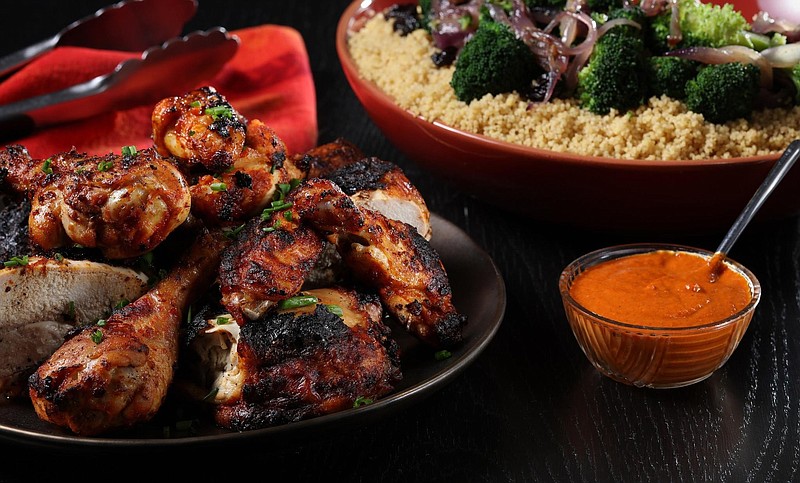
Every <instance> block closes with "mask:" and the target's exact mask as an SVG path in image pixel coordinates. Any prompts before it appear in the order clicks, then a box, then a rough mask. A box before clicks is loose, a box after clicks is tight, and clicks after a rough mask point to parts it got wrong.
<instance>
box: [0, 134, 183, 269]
mask: <svg viewBox="0 0 800 483" xmlns="http://www.w3.org/2000/svg"><path fill="white" fill-rule="evenodd" d="M0 169H2V170H3V171H4V172H5V173H6V176H5V183H6V185H7V186H9V187H10V188H11V189H12V190H13V191H14V192H16V193H20V194H23V195H25V196H26V197H28V198H29V199H30V202H31V212H30V216H29V219H28V230H29V237H30V240H31V242H32V243H33V244H35V245H37V246H39V247H40V248H42V249H44V250H51V249H55V248H58V247H61V246H65V245H69V244H79V245H82V246H84V247H90V248H98V249H100V250H101V251H102V253H103V255H105V256H106V257H107V258H109V259H121V258H130V257H135V256H138V255H141V254H142V253H145V252H147V251H150V250H152V249H153V248H155V247H156V246H157V245H158V244H160V243H161V242H162V241H164V239H166V237H167V236H168V235H169V234H170V233H172V231H173V230H174V229H175V228H177V227H178V226H179V225H180V224H181V223H183V222H184V221H185V220H186V218H187V216H188V215H189V211H190V208H191V194H190V192H189V187H188V185H187V184H186V180H185V179H184V177H183V175H182V174H181V173H180V171H178V169H177V168H176V167H175V166H174V165H173V164H172V163H171V162H169V161H167V160H165V159H163V158H161V157H160V156H158V154H156V153H155V151H154V150H152V149H147V150H143V151H139V152H135V153H132V154H125V155H115V154H108V155H106V156H88V155H86V154H80V153H78V152H76V151H70V152H68V153H62V154H58V155H56V156H53V157H52V158H49V159H46V160H37V159H32V158H31V157H30V156H29V155H28V153H27V151H25V150H24V149H23V148H21V147H12V148H7V149H6V150H5V151H3V152H0Z"/></svg>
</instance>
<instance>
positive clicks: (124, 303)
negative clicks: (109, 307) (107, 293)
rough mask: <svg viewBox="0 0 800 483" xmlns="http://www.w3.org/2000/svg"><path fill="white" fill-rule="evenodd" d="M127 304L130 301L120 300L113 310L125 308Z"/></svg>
mask: <svg viewBox="0 0 800 483" xmlns="http://www.w3.org/2000/svg"><path fill="white" fill-rule="evenodd" d="M129 303H131V301H130V300H128V299H122V300H120V301H119V302H117V305H115V306H114V308H115V309H121V308H122V307H125V306H126V305H128V304H129Z"/></svg>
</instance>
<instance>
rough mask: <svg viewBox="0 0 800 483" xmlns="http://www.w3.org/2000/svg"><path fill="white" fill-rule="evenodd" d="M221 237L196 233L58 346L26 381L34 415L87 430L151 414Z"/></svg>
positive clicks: (207, 282) (133, 421) (90, 432)
mask: <svg viewBox="0 0 800 483" xmlns="http://www.w3.org/2000/svg"><path fill="white" fill-rule="evenodd" d="M226 243H227V238H225V237H224V236H222V235H221V234H219V233H216V232H207V233H205V234H203V235H201V236H200V237H199V238H197V240H196V241H195V242H194V244H193V245H192V247H191V248H190V250H189V251H188V252H187V253H186V255H185V257H184V258H183V259H182V260H179V261H178V262H177V264H176V265H175V267H174V268H173V269H172V271H171V272H169V273H168V275H167V276H166V277H165V278H163V279H162V280H160V281H159V282H158V283H157V284H156V285H155V286H154V287H153V288H152V289H151V290H149V291H148V292H147V293H145V294H144V295H143V296H141V297H140V298H138V299H136V300H135V301H133V302H131V303H130V304H128V305H126V306H125V307H123V308H122V309H120V310H119V311H117V312H115V313H113V314H112V315H111V316H110V317H109V318H108V319H107V320H105V321H104V323H103V324H102V325H97V324H95V325H90V326H86V327H84V328H83V329H82V330H80V331H79V332H78V333H77V334H75V335H74V336H73V337H71V338H69V339H68V340H67V341H66V342H65V343H64V344H63V345H62V346H61V347H59V348H58V349H57V350H56V351H55V352H54V353H53V355H52V356H50V358H48V359H47V360H46V361H45V362H44V363H43V364H42V365H41V366H39V368H38V369H37V370H36V372H34V373H33V374H32V375H31V376H30V378H29V380H28V388H29V391H28V392H29V395H30V398H31V401H32V402H33V407H34V409H35V411H36V414H37V415H38V416H39V417H40V418H41V419H43V420H45V421H49V422H51V423H54V424H57V425H59V426H62V427H65V428H69V429H70V430H71V431H73V432H74V433H76V434H79V435H87V436H91V435H97V434H100V433H105V432H108V431H110V430H113V429H122V428H127V427H130V426H133V425H135V424H137V423H140V422H142V421H147V420H149V419H151V418H152V417H153V416H154V415H155V414H156V412H158V410H159V408H160V407H161V403H162V402H163V400H164V398H165V396H166V394H167V389H168V388H169V385H170V383H171V382H172V379H173V375H174V374H173V373H174V370H175V366H176V363H177V360H178V346H179V327H180V324H181V322H182V321H183V318H184V317H185V313H186V310H187V308H188V306H189V304H190V303H192V302H193V301H194V300H195V299H196V298H197V297H199V295H200V294H201V293H202V292H204V291H205V290H207V289H208V287H209V286H210V284H211V282H212V281H213V279H214V275H215V269H216V267H217V266H218V263H219V254H220V253H221V251H222V248H223V247H224V246H225V245H226Z"/></svg>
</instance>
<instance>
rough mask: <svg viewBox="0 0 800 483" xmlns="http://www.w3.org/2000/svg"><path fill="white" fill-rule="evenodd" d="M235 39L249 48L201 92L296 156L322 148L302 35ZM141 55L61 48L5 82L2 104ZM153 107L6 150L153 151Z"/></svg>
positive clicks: (273, 30)
mask: <svg viewBox="0 0 800 483" xmlns="http://www.w3.org/2000/svg"><path fill="white" fill-rule="evenodd" d="M232 33H233V34H235V35H237V36H238V37H239V39H240V41H241V42H240V45H239V49H238V50H237V52H236V54H235V55H234V57H233V58H232V59H231V60H230V61H229V62H228V63H227V64H226V65H225V67H224V68H223V69H222V70H221V71H220V72H218V73H217V75H216V76H214V78H212V79H205V80H201V81H198V83H197V87H200V86H203V85H209V86H212V87H214V88H216V89H217V91H218V92H219V93H220V94H222V95H223V96H225V97H226V98H227V100H228V102H230V104H231V105H232V106H233V107H234V109H236V110H237V111H239V112H240V113H241V114H242V115H243V116H245V117H246V118H247V119H260V120H261V121H263V122H264V123H265V124H267V125H268V126H270V127H272V128H273V129H275V131H276V132H277V133H278V135H279V136H280V137H281V139H282V140H283V141H284V142H285V143H286V146H287V149H288V150H289V152H290V153H297V152H303V151H306V150H308V149H310V148H312V147H314V146H315V145H316V143H317V135H318V129H317V111H316V93H315V90H314V81H313V77H312V75H311V68H310V65H309V60H308V53H307V51H306V48H305V43H304V42H303V38H302V36H301V35H300V33H299V32H297V31H296V30H294V29H292V28H289V27H285V26H279V25H261V26H257V27H250V28H246V29H242V30H237V31H234V32H232ZM140 55H141V53H130V52H117V51H103V50H93V49H86V48H78V47H60V48H57V49H54V50H53V51H51V52H49V53H47V54H46V55H44V56H42V57H40V58H38V59H36V60H35V61H33V62H32V63H30V64H28V65H26V66H25V67H24V68H22V69H21V70H20V71H18V72H16V73H15V74H14V75H12V76H11V77H9V78H8V79H6V80H5V81H3V82H2V83H0V104H6V103H9V102H13V101H16V100H20V99H23V98H27V97H31V96H35V95H39V94H43V93H46V92H51V91H55V90H59V89H63V88H65V87H68V86H70V85H73V84H76V83H79V82H84V81H87V80H89V79H92V78H94V77H96V76H98V75H103V74H106V73H108V72H110V71H111V70H113V69H114V67H116V65H117V64H118V63H119V62H121V61H123V60H125V59H128V58H134V57H139V56H140ZM165 82H169V79H165ZM181 94H183V92H175V94H174V95H176V96H178V95H181ZM153 105H155V103H153ZM153 105H145V106H140V107H136V108H133V109H128V110H124V111H115V112H108V113H104V114H101V115H98V116H95V117H92V118H89V119H85V120H79V121H74V122H71V123H67V124H62V125H58V126H50V127H46V128H42V129H40V130H38V131H36V132H34V133H33V134H31V135H30V136H27V137H25V138H21V139H17V140H13V141H6V142H5V144H21V145H23V146H25V147H26V148H27V149H28V151H29V152H30V154H31V156H33V157H34V158H40V159H43V158H47V157H49V156H51V155H53V154H56V153H59V152H63V151H68V150H70V149H71V148H73V147H74V148H75V149H76V150H77V151H78V152H86V153H89V154H96V155H103V154H107V153H109V152H119V151H120V149H121V148H122V146H130V145H134V146H136V147H137V148H139V149H144V148H146V147H150V146H152V145H153V141H152V138H151V129H152V127H151V123H150V115H151V114H152V111H153Z"/></svg>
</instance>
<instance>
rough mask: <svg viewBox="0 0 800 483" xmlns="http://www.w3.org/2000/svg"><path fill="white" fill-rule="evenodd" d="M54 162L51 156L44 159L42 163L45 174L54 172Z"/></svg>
mask: <svg viewBox="0 0 800 483" xmlns="http://www.w3.org/2000/svg"><path fill="white" fill-rule="evenodd" d="M52 162H53V160H52V159H50V158H47V159H45V160H44V164H42V172H43V173H44V174H53V166H52Z"/></svg>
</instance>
